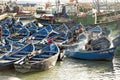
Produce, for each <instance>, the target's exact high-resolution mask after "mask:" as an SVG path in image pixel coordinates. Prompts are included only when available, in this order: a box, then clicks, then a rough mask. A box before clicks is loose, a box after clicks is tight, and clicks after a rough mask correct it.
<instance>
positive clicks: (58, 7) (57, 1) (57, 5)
mask: <svg viewBox="0 0 120 80" xmlns="http://www.w3.org/2000/svg"><path fill="white" fill-rule="evenodd" d="M55 3H56V9H57V11H56V12H57V13H58V12H59V11H60V0H56V2H55Z"/></svg>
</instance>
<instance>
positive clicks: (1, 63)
mask: <svg viewBox="0 0 120 80" xmlns="http://www.w3.org/2000/svg"><path fill="white" fill-rule="evenodd" d="M33 51H34V46H33V44H31V43H30V44H27V45H24V46H22V47H20V48H19V49H17V50H14V51H12V52H10V53H7V54H5V55H4V56H2V58H1V59H0V70H3V69H8V68H13V67H14V66H13V64H14V62H16V61H17V60H19V59H21V58H22V57H24V56H26V55H28V54H29V53H31V52H33Z"/></svg>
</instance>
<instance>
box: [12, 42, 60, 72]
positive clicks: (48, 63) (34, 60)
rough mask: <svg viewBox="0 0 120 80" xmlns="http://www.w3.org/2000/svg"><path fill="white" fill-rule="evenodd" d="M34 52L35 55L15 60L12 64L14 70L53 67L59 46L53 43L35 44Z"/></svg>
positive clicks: (28, 70) (42, 69)
mask: <svg viewBox="0 0 120 80" xmlns="http://www.w3.org/2000/svg"><path fill="white" fill-rule="evenodd" d="M44 45H45V46H44ZM41 46H42V48H41ZM51 47H52V48H51ZM35 54H36V55H34V56H32V57H29V59H28V58H27V57H26V58H23V59H21V60H19V61H17V62H15V63H14V66H15V69H16V71H18V72H22V73H26V72H33V71H44V70H48V69H50V68H52V67H54V66H55V64H56V62H57V58H58V55H59V48H58V46H57V45H56V44H54V43H53V44H52V45H49V44H47V45H46V44H42V45H41V44H36V45H35Z"/></svg>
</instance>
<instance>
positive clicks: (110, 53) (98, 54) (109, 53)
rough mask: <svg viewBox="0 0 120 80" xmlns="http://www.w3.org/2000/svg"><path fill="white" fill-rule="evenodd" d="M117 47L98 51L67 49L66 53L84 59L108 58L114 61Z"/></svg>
mask: <svg viewBox="0 0 120 80" xmlns="http://www.w3.org/2000/svg"><path fill="white" fill-rule="evenodd" d="M115 49H116V48H115V47H114V48H109V49H105V50H98V51H86V50H80V51H65V55H66V56H68V57H72V58H77V59H83V60H108V61H112V60H113V58H114V53H115Z"/></svg>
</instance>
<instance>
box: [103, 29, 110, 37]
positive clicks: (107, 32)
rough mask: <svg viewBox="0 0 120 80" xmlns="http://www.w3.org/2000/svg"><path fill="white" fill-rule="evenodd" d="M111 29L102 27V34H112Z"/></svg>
mask: <svg viewBox="0 0 120 80" xmlns="http://www.w3.org/2000/svg"><path fill="white" fill-rule="evenodd" d="M110 33H111V31H110V30H109V29H107V28H106V27H105V28H102V35H103V36H106V37H108V36H109V35H110Z"/></svg>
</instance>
